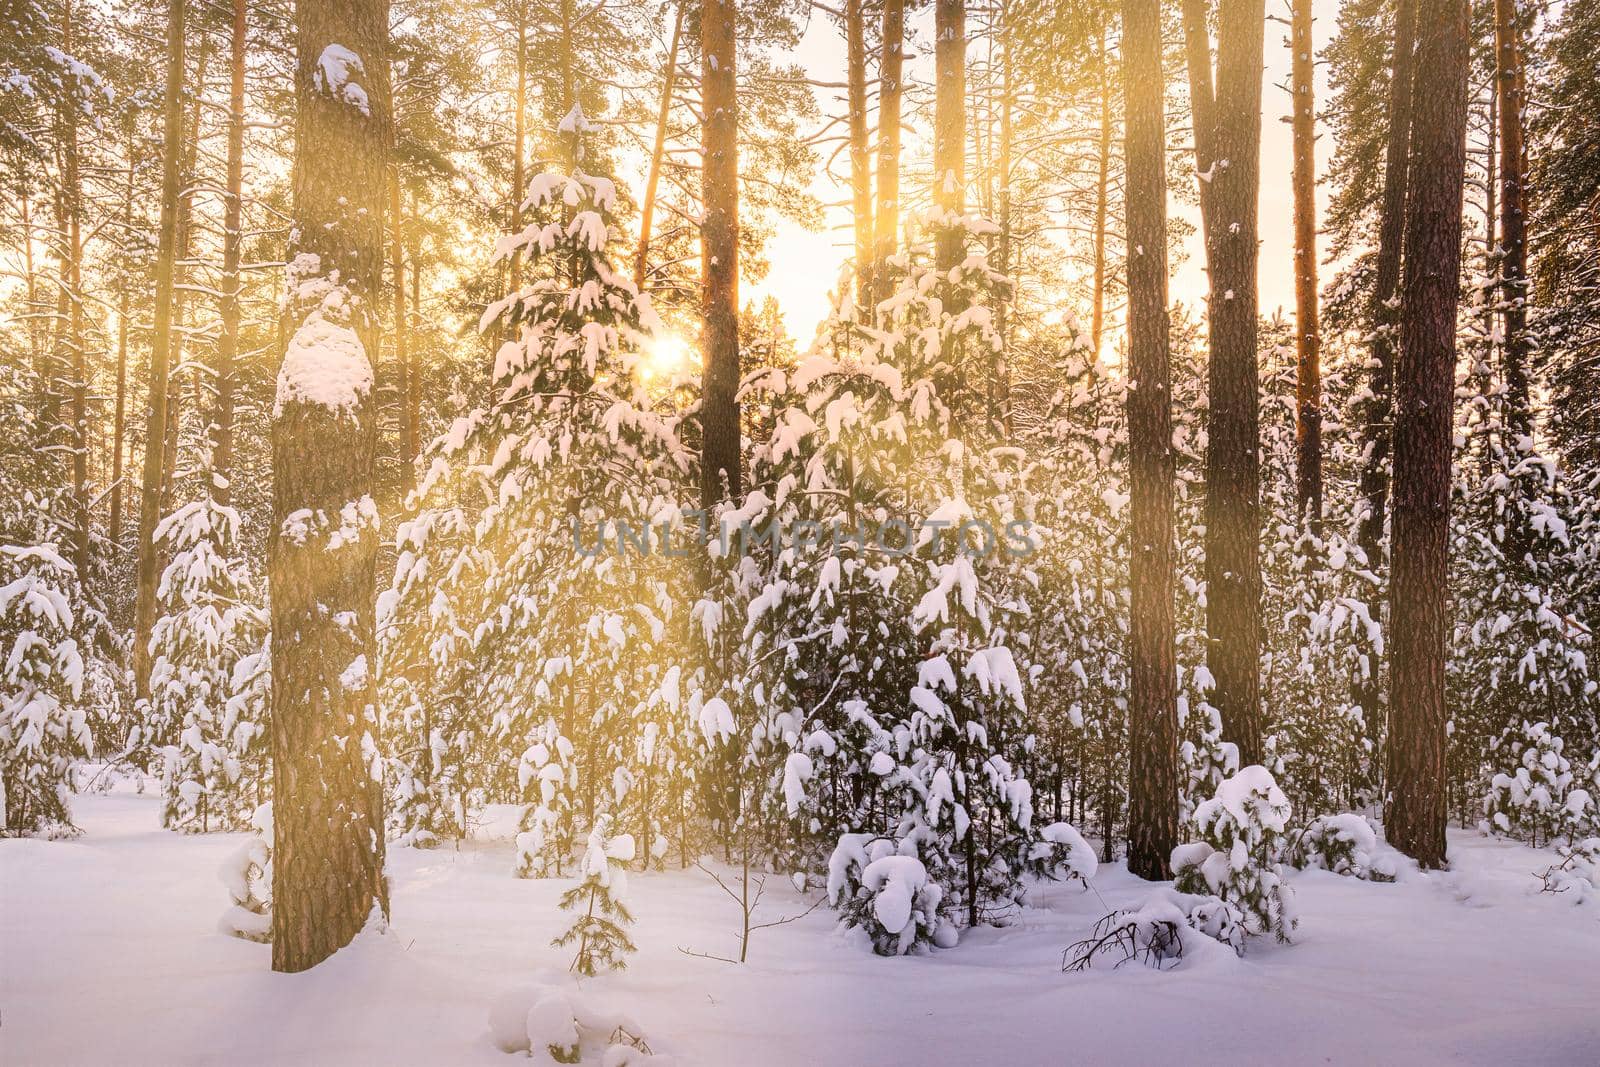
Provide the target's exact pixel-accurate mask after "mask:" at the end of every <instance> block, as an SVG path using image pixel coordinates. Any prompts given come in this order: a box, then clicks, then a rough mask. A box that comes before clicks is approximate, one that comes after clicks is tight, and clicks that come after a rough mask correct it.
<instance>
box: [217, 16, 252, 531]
mask: <svg viewBox="0 0 1600 1067" xmlns="http://www.w3.org/2000/svg"><path fill="white" fill-rule="evenodd" d="M248 29H249V4H248V3H247V0H233V35H232V38H231V40H230V42H229V68H230V74H231V77H230V79H229V88H228V163H227V170H228V177H227V181H228V187H227V196H226V198H225V204H226V207H225V208H224V210H223V222H222V227H223V235H222V300H221V302H220V303H221V308H220V313H221V319H222V333H221V335H220V336H219V338H218V339H217V368H216V379H217V382H216V387H217V397H216V407H215V409H214V410H213V413H212V416H211V495H212V498H213V499H215V500H216V501H217V503H219V504H223V505H227V504H230V503H232V501H233V402H234V400H233V394H234V361H235V359H236V358H237V356H238V352H239V258H240V249H241V247H242V244H243V234H242V227H243V225H244V203H243V201H244V65H245V44H246V41H245V35H246V32H247V31H248Z"/></svg>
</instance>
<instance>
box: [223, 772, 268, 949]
mask: <svg viewBox="0 0 1600 1067" xmlns="http://www.w3.org/2000/svg"><path fill="white" fill-rule="evenodd" d="M250 825H251V826H252V827H253V828H254V829H255V834H254V836H252V837H251V838H250V839H249V840H248V841H246V842H245V843H244V844H242V845H240V846H239V848H238V849H237V850H236V851H234V852H233V853H232V854H231V855H230V856H229V857H228V858H227V860H226V861H224V862H223V864H222V866H221V867H220V868H218V870H217V877H218V878H220V879H221V880H222V884H223V885H225V886H227V887H228V897H229V899H231V900H232V901H233V903H232V904H230V905H229V906H228V910H227V911H225V912H223V913H222V918H221V919H220V920H219V921H218V923H217V928H218V929H220V930H221V931H222V932H223V933H225V934H232V935H233V936H234V937H242V938H244V939H245V940H246V941H261V942H267V941H271V940H272V804H271V802H268V803H266V804H262V805H261V806H260V807H258V808H256V810H255V813H254V814H253V815H251V817H250Z"/></svg>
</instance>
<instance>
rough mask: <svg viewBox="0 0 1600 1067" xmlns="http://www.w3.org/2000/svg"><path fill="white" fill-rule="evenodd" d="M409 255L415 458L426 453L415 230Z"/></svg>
mask: <svg viewBox="0 0 1600 1067" xmlns="http://www.w3.org/2000/svg"><path fill="white" fill-rule="evenodd" d="M411 217H412V218H416V217H417V197H416V194H415V193H413V194H412V196H411ZM407 258H409V259H410V260H411V308H410V315H411V328H410V329H408V330H407V331H406V333H407V334H408V335H409V341H410V343H409V344H408V345H407V346H406V367H407V370H406V395H405V406H406V422H408V423H409V424H410V426H411V430H412V433H413V434H414V435H415V436H414V437H413V438H412V445H413V452H412V458H413V459H415V458H416V457H417V456H418V455H421V453H422V442H423V426H422V361H421V360H420V359H419V358H418V357H417V348H418V347H419V346H418V343H417V329H416V328H417V326H418V325H420V324H421V322H422V239H421V238H420V237H419V236H418V235H417V234H416V233H415V232H413V233H412V234H411V241H410V243H409V244H408V246H407Z"/></svg>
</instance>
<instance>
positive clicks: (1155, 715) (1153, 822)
mask: <svg viewBox="0 0 1600 1067" xmlns="http://www.w3.org/2000/svg"><path fill="white" fill-rule="evenodd" d="M1122 38H1123V40H1122V52H1123V60H1122V62H1123V85H1124V89H1123V94H1124V95H1123V100H1124V103H1123V107H1124V109H1125V114H1126V123H1127V125H1126V132H1125V135H1124V136H1125V142H1126V153H1127V178H1126V189H1127V192H1126V194H1125V196H1126V208H1125V210H1126V213H1127V226H1128V371H1129V373H1128V376H1129V379H1130V388H1129V389H1128V445H1129V474H1130V479H1131V484H1130V490H1131V493H1130V495H1131V498H1132V499H1131V501H1130V504H1131V529H1130V538H1131V552H1130V556H1129V564H1128V569H1129V584H1130V586H1131V591H1132V604H1131V613H1130V621H1129V631H1128V662H1129V668H1130V676H1131V677H1130V681H1131V690H1130V700H1129V704H1128V727H1129V737H1130V745H1129V757H1130V767H1129V775H1128V870H1129V871H1131V872H1132V873H1134V874H1136V875H1138V876H1139V877H1141V878H1148V879H1155V880H1160V879H1165V878H1170V877H1171V876H1172V871H1171V866H1170V859H1171V855H1172V849H1173V847H1174V846H1176V845H1177V843H1178V704H1177V666H1176V652H1175V649H1174V640H1175V638H1174V622H1173V595H1174V588H1175V577H1174V556H1173V536H1172V480H1173V470H1174V467H1173V455H1172V401H1171V384H1172V370H1171V361H1170V351H1169V344H1170V342H1169V339H1168V322H1167V214H1166V196H1167V176H1166V143H1165V140H1166V118H1165V115H1164V114H1163V100H1162V95H1163V85H1164V82H1163V79H1162V75H1161V5H1160V3H1159V2H1158V0H1123V3H1122Z"/></svg>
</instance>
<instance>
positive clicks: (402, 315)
mask: <svg viewBox="0 0 1600 1067" xmlns="http://www.w3.org/2000/svg"><path fill="white" fill-rule="evenodd" d="M388 179H389V180H388V186H389V259H390V271H391V273H392V274H393V277H394V361H395V366H396V367H397V368H398V369H399V377H400V381H399V386H400V388H399V394H400V395H399V397H398V398H397V399H398V400H399V403H400V464H401V467H402V468H403V470H402V473H401V478H400V489H401V492H402V494H403V493H405V492H408V491H409V490H410V489H411V486H412V482H413V475H414V473H415V472H414V471H413V469H412V465H413V463H414V462H415V460H416V458H417V427H416V423H415V422H414V421H413V420H412V417H411V416H412V412H411V389H412V386H411V374H412V367H411V337H410V333H411V331H410V330H409V329H408V324H407V322H406V257H405V243H404V233H403V231H402V228H401V221H402V218H403V216H402V214H401V211H400V161H399V160H395V161H394V163H393V165H392V166H390V167H389V174H388Z"/></svg>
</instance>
